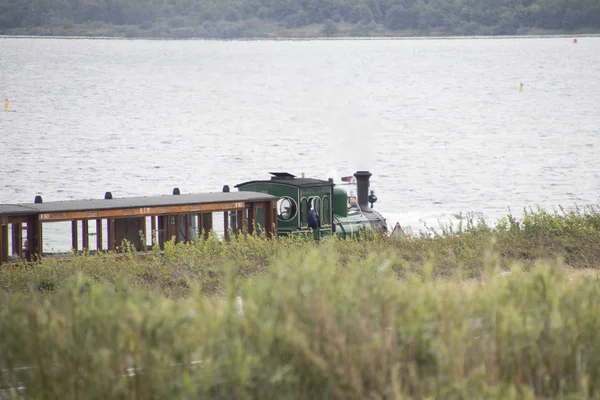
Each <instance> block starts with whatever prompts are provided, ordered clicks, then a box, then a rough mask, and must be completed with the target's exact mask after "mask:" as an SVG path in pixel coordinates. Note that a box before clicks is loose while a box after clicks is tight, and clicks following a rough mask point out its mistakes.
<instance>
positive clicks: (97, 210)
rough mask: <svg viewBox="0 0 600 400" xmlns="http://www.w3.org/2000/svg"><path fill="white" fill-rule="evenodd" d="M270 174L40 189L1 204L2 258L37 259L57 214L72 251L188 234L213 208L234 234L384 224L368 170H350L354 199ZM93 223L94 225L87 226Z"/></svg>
mask: <svg viewBox="0 0 600 400" xmlns="http://www.w3.org/2000/svg"><path fill="white" fill-rule="evenodd" d="M271 174H272V175H273V176H272V177H271V179H270V180H253V181H248V182H244V183H240V184H238V185H237V186H236V187H237V188H238V189H239V191H238V192H229V188H228V187H227V186H225V187H224V188H223V192H218V193H199V194H180V193H179V189H177V188H176V189H174V190H173V195H172V196H155V197H130V198H120V199H116V198H115V199H113V198H112V195H111V194H110V193H109V192H107V193H106V195H105V197H104V199H100V200H98V199H96V200H75V201H54V202H47V203H44V202H42V198H41V197H39V196H38V197H36V200H35V202H34V203H28V204H4V205H2V204H0V263H2V262H6V261H9V260H11V259H26V260H35V259H36V258H37V257H39V256H41V255H43V254H44V252H43V240H42V236H43V234H42V233H43V230H42V227H43V225H45V224H48V223H52V222H57V221H68V222H70V223H71V248H72V249H73V250H74V251H78V250H80V249H81V250H82V251H88V250H90V251H98V250H104V248H103V247H104V243H105V239H106V243H107V245H106V246H105V247H106V249H107V250H119V246H120V245H121V244H122V243H123V241H124V240H126V241H127V242H129V243H130V244H131V245H132V246H134V247H135V248H136V249H137V250H140V251H144V250H148V247H149V246H150V245H151V244H152V240H153V239H154V238H155V239H156V240H157V241H158V243H159V244H160V246H161V247H162V246H163V245H164V243H165V242H166V241H168V240H171V239H172V238H174V239H175V241H177V242H181V241H184V242H187V241H192V240H194V239H195V238H196V237H197V235H198V233H199V232H205V233H206V232H208V231H210V230H211V229H212V228H213V213H215V212H222V213H223V231H224V232H225V235H227V232H228V229H232V230H233V232H234V233H238V232H241V233H254V232H260V233H265V234H266V235H267V236H272V235H277V234H279V235H314V238H315V239H317V240H319V239H321V238H323V237H327V236H330V235H332V234H334V233H335V234H336V235H338V236H341V237H350V238H352V237H355V236H356V235H357V234H358V233H359V232H361V231H364V230H374V231H379V232H385V231H386V230H387V223H386V221H385V218H383V216H381V214H379V213H378V212H376V211H374V210H373V207H372V206H373V203H374V202H375V201H376V197H375V196H374V195H373V194H371V196H369V195H368V191H369V178H370V177H371V173H370V172H368V171H357V172H356V173H355V174H354V176H355V178H356V182H357V199H356V201H349V197H348V194H347V193H346V192H345V191H344V190H342V189H341V188H340V187H336V186H335V184H334V183H333V179H328V180H320V179H313V178H304V177H302V178H296V177H295V176H294V175H292V174H289V173H287V172H272V173H271ZM369 202H371V207H369V204H368V203H369ZM309 210H313V211H314V212H315V214H316V216H317V220H318V228H316V229H311V228H309V223H308V220H309V218H308V213H309ZM92 222H93V224H94V225H95V229H94V232H93V233H90V229H89V228H90V223H92ZM79 227H81V228H80V229H79ZM148 228H150V229H148ZM23 232H25V236H24V235H23ZM80 232H81V241H80V240H79V239H80V236H79V233H80ZM140 232H141V233H142V234H143V235H140ZM147 232H148V233H149V235H147V236H148V237H145V236H144V234H146V233H147ZM92 234H93V235H95V236H96V241H95V242H96V243H95V244H94V243H90V240H89V236H90V235H92ZM79 243H81V246H79ZM9 244H10V246H9ZM9 247H10V248H9Z"/></svg>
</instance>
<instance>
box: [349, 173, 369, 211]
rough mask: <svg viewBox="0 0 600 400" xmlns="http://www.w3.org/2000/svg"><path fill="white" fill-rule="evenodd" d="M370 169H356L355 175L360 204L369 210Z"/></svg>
mask: <svg viewBox="0 0 600 400" xmlns="http://www.w3.org/2000/svg"><path fill="white" fill-rule="evenodd" d="M371 175H373V174H371V173H370V172H369V171H356V173H355V174H354V177H355V178H356V192H357V193H356V196H357V197H358V206H359V207H360V209H361V210H362V211H363V212H364V211H370V210H369V178H370V177H371Z"/></svg>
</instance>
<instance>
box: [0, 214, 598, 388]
mask: <svg viewBox="0 0 600 400" xmlns="http://www.w3.org/2000/svg"><path fill="white" fill-rule="evenodd" d="M463 221H464V222H463V223H459V224H458V225H450V224H447V225H445V226H443V227H442V229H440V230H429V231H428V232H423V233H421V234H420V235H417V236H413V237H409V238H407V239H396V238H391V237H382V236H371V235H365V236H363V237H362V238H361V240H358V241H350V240H337V239H329V240H326V241H323V242H321V243H315V242H312V241H308V240H302V239H295V240H294V239H283V238H282V239H276V240H268V239H264V238H260V237H254V236H247V237H237V238H234V239H233V240H232V241H231V242H222V241H219V240H217V239H216V238H215V237H214V236H213V237H210V238H209V239H207V240H201V241H198V242H197V243H194V244H187V245H184V244H178V245H174V244H173V243H169V244H168V245H167V246H166V248H165V249H164V252H160V251H159V249H158V248H156V249H155V252H154V254H152V255H145V256H142V255H141V254H137V253H136V252H135V251H128V252H126V253H124V254H119V255H117V254H104V255H93V256H90V255H84V256H74V257H73V258H71V259H70V260H68V261H59V260H54V259H44V260H43V261H41V262H40V263H37V264H32V265H26V264H15V265H4V266H2V268H1V269H0V288H1V289H0V320H1V321H2V324H0V371H1V375H0V390H2V392H0V393H2V395H3V396H6V397H10V396H14V397H19V396H26V397H28V398H130V397H136V398H199V397H202V398H206V397H208V398H228V399H229V398H344V399H348V398H350V399H351V398H357V399H358V398H361V399H362V398H427V397H429V398H433V397H435V398H503V399H505V398H515V399H516V398H519V399H521V398H536V397H537V398H597V397H600V387H598V382H600V356H598V354H600V337H599V336H598V335H597V334H596V332H597V331H598V329H600V316H599V315H600V314H599V313H598V310H599V308H600V283H599V280H598V273H597V272H596V271H598V268H599V267H600V246H598V243H600V213H599V212H598V211H597V210H596V209H586V210H582V211H578V210H575V211H562V210H560V211H557V212H547V211H544V210H536V211H530V212H527V213H526V214H525V217H524V218H522V219H519V220H517V219H515V218H513V217H512V216H510V215H509V216H507V218H505V219H503V220H501V221H499V222H498V223H497V224H495V225H494V226H489V225H487V224H485V223H484V222H482V221H475V220H472V219H468V218H467V219H465V220H463ZM238 296H239V297H240V298H241V299H242V301H243V304H240V302H238V301H236V297H238Z"/></svg>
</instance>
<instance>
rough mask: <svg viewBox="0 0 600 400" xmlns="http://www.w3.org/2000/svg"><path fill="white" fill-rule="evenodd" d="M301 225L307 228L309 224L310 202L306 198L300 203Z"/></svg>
mask: <svg viewBox="0 0 600 400" xmlns="http://www.w3.org/2000/svg"><path fill="white" fill-rule="evenodd" d="M300 224H301V225H302V226H306V225H307V224H308V201H307V200H306V197H304V198H303V199H302V200H301V202H300Z"/></svg>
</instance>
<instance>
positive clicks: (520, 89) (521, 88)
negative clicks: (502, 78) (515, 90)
mask: <svg viewBox="0 0 600 400" xmlns="http://www.w3.org/2000/svg"><path fill="white" fill-rule="evenodd" d="M522 91H523V82H521V86H519V92H522Z"/></svg>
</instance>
